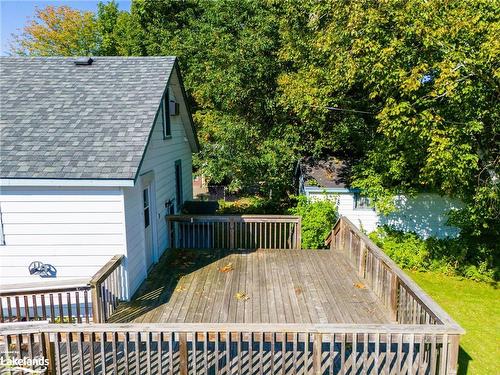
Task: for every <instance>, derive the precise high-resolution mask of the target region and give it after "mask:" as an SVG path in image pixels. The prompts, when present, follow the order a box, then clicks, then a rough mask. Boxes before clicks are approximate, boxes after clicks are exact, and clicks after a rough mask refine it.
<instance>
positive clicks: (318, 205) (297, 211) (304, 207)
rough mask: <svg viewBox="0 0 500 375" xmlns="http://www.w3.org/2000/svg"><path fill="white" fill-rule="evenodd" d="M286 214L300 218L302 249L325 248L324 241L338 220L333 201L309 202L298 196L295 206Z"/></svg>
mask: <svg viewBox="0 0 500 375" xmlns="http://www.w3.org/2000/svg"><path fill="white" fill-rule="evenodd" d="M288 213H289V214H290V215H297V216H300V217H301V218H302V248H304V249H321V248H324V247H325V239H326V237H327V236H328V233H329V232H330V231H331V230H332V227H333V225H334V224H335V222H336V221H337V218H338V213H337V207H336V205H335V203H334V201H332V200H328V199H325V200H322V201H310V200H308V199H307V198H306V197H305V196H299V197H298V198H297V205H296V206H295V207H292V208H290V209H289V210H288Z"/></svg>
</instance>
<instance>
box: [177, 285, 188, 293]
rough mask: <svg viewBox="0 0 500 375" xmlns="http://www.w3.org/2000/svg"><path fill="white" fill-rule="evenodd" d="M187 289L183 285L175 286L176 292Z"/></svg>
mask: <svg viewBox="0 0 500 375" xmlns="http://www.w3.org/2000/svg"><path fill="white" fill-rule="evenodd" d="M185 290H186V288H185V287H183V286H178V287H177V288H175V291H176V292H184V291H185Z"/></svg>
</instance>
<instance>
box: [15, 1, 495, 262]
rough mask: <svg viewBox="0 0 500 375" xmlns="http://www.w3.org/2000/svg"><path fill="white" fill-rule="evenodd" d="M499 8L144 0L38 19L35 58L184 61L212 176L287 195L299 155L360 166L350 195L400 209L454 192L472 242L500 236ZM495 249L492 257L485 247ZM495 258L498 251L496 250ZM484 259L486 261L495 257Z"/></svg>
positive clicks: (22, 44) (31, 40)
mask: <svg viewBox="0 0 500 375" xmlns="http://www.w3.org/2000/svg"><path fill="white" fill-rule="evenodd" d="M499 6H500V3H499V1H498V0H493V1H492V0H473V1H468V0H458V1H443V0H428V1H425V2H423V1H420V0H384V1H380V0H360V1H345V0H325V1H321V2H318V1H315V0H305V1H289V2H281V1H276V0H266V1H261V2H255V1H248V0H220V1H210V0H186V1H182V2H180V1H173V0H162V1H153V0H135V1H133V3H132V7H131V10H130V12H121V11H119V10H118V7H117V4H116V3H115V2H114V1H112V2H109V3H106V4H99V8H98V12H97V13H96V14H92V13H88V12H79V11H75V10H72V9H70V8H68V7H47V8H45V9H43V10H39V11H37V14H36V17H35V20H33V21H31V22H30V23H28V25H27V26H26V28H25V30H24V33H23V34H22V35H20V36H19V37H18V38H17V44H16V48H15V49H14V52H15V53H21V54H31V55H87V54H96V55H99V54H102V55H108V54H109V55H111V54H117V55H177V56H179V58H180V62H181V65H182V69H183V74H184V77H185V83H186V86H187V89H188V92H189V95H190V98H189V99H190V101H191V105H192V108H193V109H194V112H195V116H194V117H195V121H196V125H197V128H198V132H199V136H200V140H201V143H202V151H201V153H200V154H199V155H198V156H197V160H196V165H197V167H198V168H199V169H200V170H201V171H202V172H203V173H204V174H205V175H206V176H207V177H208V178H209V179H211V180H212V181H213V182H216V183H217V182H225V183H229V184H230V186H232V187H233V188H234V189H239V188H242V189H244V188H248V187H252V188H255V187H257V188H258V189H260V190H261V191H262V192H263V193H269V192H270V191H273V192H274V193H275V194H280V193H283V192H286V190H290V187H291V181H292V175H293V166H294V163H295V162H296V161H297V160H298V158H300V157H301V156H308V155H316V156H321V155H325V154H334V155H337V156H340V157H349V158H351V159H353V161H354V164H355V165H356V167H355V169H354V175H353V181H352V184H353V185H354V186H357V187H360V188H362V189H363V191H365V192H366V193H367V194H368V195H370V196H372V197H373V198H374V199H375V202H376V205H377V207H378V208H379V209H381V210H389V209H391V199H390V197H391V196H393V195H394V194H399V193H412V192H416V191H420V190H432V191H438V192H440V193H442V194H449V195H452V196H457V197H460V198H461V199H462V200H463V201H464V202H465V203H466V208H465V209H464V210H463V211H461V212H460V213H459V214H458V215H456V216H455V217H454V218H453V220H454V221H455V222H456V223H458V224H459V225H460V226H461V227H462V228H463V233H464V235H468V236H470V238H471V241H476V242H477V241H479V242H481V241H485V242H488V243H490V244H492V243H493V244H495V246H498V245H497V244H496V242H497V241H496V240H495V239H498V236H500V229H499V222H500V220H499V210H500V198H499V182H498V181H499V173H500V171H499V146H498V144H499V139H498V134H499V126H500V125H499V124H500V121H499V120H500V119H499V117H500V100H499V95H500V89H499V87H500V85H499V80H500V63H499V61H500V56H499V55H500V37H499V36H500V21H499V13H498V9H499ZM490 255H491V252H490ZM490 255H488V256H490ZM485 256H486V255H485Z"/></svg>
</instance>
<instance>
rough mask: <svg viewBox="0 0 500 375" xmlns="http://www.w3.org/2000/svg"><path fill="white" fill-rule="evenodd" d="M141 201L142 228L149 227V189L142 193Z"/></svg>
mask: <svg viewBox="0 0 500 375" xmlns="http://www.w3.org/2000/svg"><path fill="white" fill-rule="evenodd" d="M142 199H143V201H144V228H147V227H149V219H150V217H149V188H146V189H144V190H143V191H142Z"/></svg>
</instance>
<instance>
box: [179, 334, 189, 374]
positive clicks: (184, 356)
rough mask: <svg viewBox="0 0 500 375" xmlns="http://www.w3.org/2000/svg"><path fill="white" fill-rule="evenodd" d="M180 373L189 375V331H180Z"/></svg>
mask: <svg viewBox="0 0 500 375" xmlns="http://www.w3.org/2000/svg"><path fill="white" fill-rule="evenodd" d="M179 374H180V375H188V348H187V333H186V332H180V333H179Z"/></svg>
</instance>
